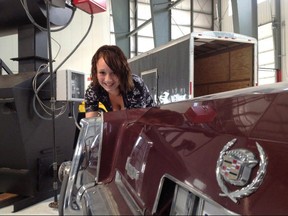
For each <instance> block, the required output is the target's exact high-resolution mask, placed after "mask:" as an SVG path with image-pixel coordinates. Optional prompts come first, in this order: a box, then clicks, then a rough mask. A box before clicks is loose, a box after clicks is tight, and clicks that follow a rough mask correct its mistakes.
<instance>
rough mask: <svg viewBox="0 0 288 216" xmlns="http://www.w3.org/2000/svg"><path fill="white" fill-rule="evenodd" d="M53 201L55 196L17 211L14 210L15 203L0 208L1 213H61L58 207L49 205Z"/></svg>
mask: <svg viewBox="0 0 288 216" xmlns="http://www.w3.org/2000/svg"><path fill="white" fill-rule="evenodd" d="M53 201H54V197H51V198H49V199H46V200H44V201H42V202H39V203H37V204H34V205H31V206H29V207H27V208H25V209H22V210H20V211H17V212H13V205H10V206H7V207H4V208H0V215H59V214H58V209H56V208H51V207H49V204H50V203H52V202H53Z"/></svg>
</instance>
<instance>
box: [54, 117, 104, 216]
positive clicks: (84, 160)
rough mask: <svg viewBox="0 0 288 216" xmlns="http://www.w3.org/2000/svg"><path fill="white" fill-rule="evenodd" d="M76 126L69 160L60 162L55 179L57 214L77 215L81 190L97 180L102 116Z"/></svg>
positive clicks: (84, 189)
mask: <svg viewBox="0 0 288 216" xmlns="http://www.w3.org/2000/svg"><path fill="white" fill-rule="evenodd" d="M80 125H81V126H82V127H81V130H80V133H79V137H78V140H77V145H76V149H75V152H74V156H73V160H72V162H64V163H63V164H62V165H61V166H60V168H59V172H58V177H59V179H60V180H63V183H62V187H61V191H60V199H59V212H60V213H61V214H67V215H71V214H75V213H76V214H79V213H80V211H81V198H82V195H83V193H84V192H85V191H86V190H87V189H88V188H90V187H93V186H94V185H95V184H96V183H97V182H98V175H99V168H100V156H101V147H102V133H103V116H102V115H101V116H98V117H94V118H84V119H82V120H81V121H80ZM65 181H66V182H65ZM63 187H64V188H63Z"/></svg>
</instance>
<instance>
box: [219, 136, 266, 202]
mask: <svg viewBox="0 0 288 216" xmlns="http://www.w3.org/2000/svg"><path fill="white" fill-rule="evenodd" d="M236 141H237V139H236V138H234V139H232V140H231V141H229V142H227V144H226V145H225V146H224V147H223V149H222V150H221V152H220V154H219V158H218V160H217V166H216V179H217V183H218V185H219V187H220V189H221V191H222V192H223V193H220V194H219V196H224V197H229V198H230V199H231V200H232V201H233V202H234V203H238V202H239V199H241V198H243V197H246V196H249V195H250V194H252V193H254V192H255V191H256V190H257V189H258V188H259V187H260V185H261V184H262V182H263V179H264V177H265V175H266V171H267V164H268V158H267V156H266V154H265V152H264V150H263V148H262V147H261V146H260V145H259V144H258V143H257V142H256V146H257V149H258V152H259V157H260V163H259V168H258V171H257V174H256V177H255V178H254V179H253V180H252V181H251V182H250V184H248V185H242V186H243V187H241V188H240V189H237V190H235V191H229V189H228V188H227V186H226V185H225V182H224V180H226V179H224V178H223V176H222V175H221V174H220V167H221V165H222V163H223V156H224V155H225V154H227V151H228V150H229V149H230V148H231V147H232V146H233V145H234V144H235V142H236ZM236 150H238V149H236ZM236 150H234V151H236ZM247 152H248V151H247ZM253 156H254V155H253ZM247 160H249V162H251V161H252V162H253V163H255V162H254V161H255V160H254V159H253V160H252V159H251V158H250V159H247ZM257 163H258V162H257ZM247 164H249V163H248V162H247ZM226 182H228V183H230V184H231V183H232V182H229V181H227V180H226ZM244 186H245V187H244Z"/></svg>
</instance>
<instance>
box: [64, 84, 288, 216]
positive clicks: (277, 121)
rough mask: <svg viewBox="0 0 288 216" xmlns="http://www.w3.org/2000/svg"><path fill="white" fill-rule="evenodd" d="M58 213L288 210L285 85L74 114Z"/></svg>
mask: <svg viewBox="0 0 288 216" xmlns="http://www.w3.org/2000/svg"><path fill="white" fill-rule="evenodd" d="M81 125H82V129H81V132H80V135H79V138H78V143H77V147H76V149H75V153H74V157H73V160H72V162H65V163H63V164H62V165H61V167H60V169H59V177H60V179H61V180H63V183H62V188H61V193H60V200H59V204H60V206H59V213H60V214H64V215H71V214H83V215H87V214H88V215H96V214H100V215H105V214H106V215H107V214H109V215H114V214H115V215H151V214H153V215H169V214H170V215H212V214H213V215H229V214H241V215H256V214H258V215H277V214H288V205H287V196H288V171H286V167H288V84H287V83H284V82H283V83H278V84H273V85H265V86H260V87H250V88H246V89H241V90H234V91H230V92H225V93H218V94H214V95H208V96H203V97H199V98H194V99H191V100H186V101H181V102H175V103H171V104H167V105H162V106H160V107H158V108H147V109H133V110H124V111H117V112H109V113H104V114H102V115H101V116H99V117H96V118H89V119H82V120H81Z"/></svg>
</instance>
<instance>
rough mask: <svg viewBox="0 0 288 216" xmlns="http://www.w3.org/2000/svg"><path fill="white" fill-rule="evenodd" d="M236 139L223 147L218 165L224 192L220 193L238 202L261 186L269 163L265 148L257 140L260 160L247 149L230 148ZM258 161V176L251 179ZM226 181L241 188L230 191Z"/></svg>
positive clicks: (218, 177) (219, 180)
mask: <svg viewBox="0 0 288 216" xmlns="http://www.w3.org/2000/svg"><path fill="white" fill-rule="evenodd" d="M236 141H237V139H233V140H231V141H229V142H228V143H227V144H226V145H225V146H224V147H223V149H222V151H221V152H220V155H219V158H218V161H217V167H216V178H217V182H218V185H219V187H220V188H221V190H222V192H223V193H221V194H219V195H220V196H227V197H229V198H230V199H231V200H232V201H233V202H235V203H237V202H238V200H237V199H239V198H243V197H246V196H249V195H250V194H251V193H253V192H255V191H256V190H257V189H258V188H259V186H260V185H261V183H262V181H263V178H264V176H265V174H266V168H267V163H268V160H267V157H266V154H265V152H264V151H263V148H262V147H261V146H260V145H259V144H258V143H257V142H256V146H257V149H258V152H259V158H260V161H258V160H257V159H256V157H255V155H254V154H253V153H252V152H251V151H249V150H247V149H233V150H229V149H230V148H231V147H232V146H233V145H234V144H235V143H236ZM258 163H259V168H258V171H257V174H256V177H255V178H254V179H253V180H252V181H250V176H251V171H252V169H253V168H254V167H255V166H256V165H257V164H258ZM224 182H226V183H228V184H232V185H235V186H239V187H241V188H240V189H238V190H236V191H229V190H228V188H227V186H226V185H225V184H224ZM248 183H250V184H248Z"/></svg>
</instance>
